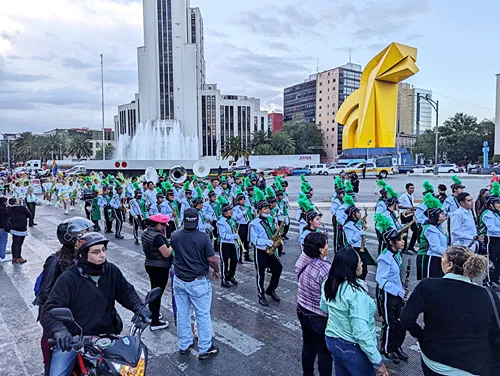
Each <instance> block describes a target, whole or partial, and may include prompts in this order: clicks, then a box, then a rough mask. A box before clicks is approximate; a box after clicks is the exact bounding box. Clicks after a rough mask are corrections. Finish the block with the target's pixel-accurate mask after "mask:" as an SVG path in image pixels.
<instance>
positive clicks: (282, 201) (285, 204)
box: [274, 175, 290, 240]
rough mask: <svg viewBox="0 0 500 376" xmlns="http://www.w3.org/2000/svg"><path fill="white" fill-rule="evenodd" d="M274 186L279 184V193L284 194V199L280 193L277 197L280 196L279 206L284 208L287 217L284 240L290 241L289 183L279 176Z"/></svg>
mask: <svg viewBox="0 0 500 376" xmlns="http://www.w3.org/2000/svg"><path fill="white" fill-rule="evenodd" d="M274 184H279V186H276V185H275V186H276V188H277V192H280V189H281V191H282V192H283V199H280V195H279V194H278V193H276V195H277V196H278V205H282V206H283V209H282V211H283V213H284V216H285V226H284V227H283V239H285V240H288V236H287V234H288V231H289V230H290V215H289V213H288V210H289V209H290V203H289V200H288V192H287V189H288V182H287V181H285V180H284V179H283V178H282V177H281V176H279V175H278V176H276V180H275V182H274Z"/></svg>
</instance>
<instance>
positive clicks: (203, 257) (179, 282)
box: [171, 208, 219, 360]
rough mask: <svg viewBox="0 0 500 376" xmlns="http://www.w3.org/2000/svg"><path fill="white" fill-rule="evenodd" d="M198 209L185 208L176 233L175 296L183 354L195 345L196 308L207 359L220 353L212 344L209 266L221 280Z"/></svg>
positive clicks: (200, 342) (200, 344)
mask: <svg viewBox="0 0 500 376" xmlns="http://www.w3.org/2000/svg"><path fill="white" fill-rule="evenodd" d="M198 218H199V217H198V211H197V210H196V209H194V208H189V209H187V210H186V211H185V212H184V221H183V222H184V228H183V229H182V230H179V231H175V232H174V233H173V234H172V238H171V245H172V248H173V249H174V250H175V251H174V273H175V277H174V297H175V304H176V305H177V337H178V338H179V349H180V352H181V354H188V353H189V352H190V350H191V348H192V346H193V341H194V336H193V331H192V329H191V318H190V308H191V305H192V306H193V308H194V312H195V316H196V324H197V326H198V352H199V354H200V355H199V359H200V360H205V359H208V358H210V357H212V356H215V355H217V354H218V352H219V349H218V348H216V347H215V346H214V345H213V344H212V319H211V317H210V307H211V305H212V285H211V284H210V280H209V279H208V278H207V275H208V272H209V267H212V269H213V270H214V272H213V278H214V280H216V281H218V280H219V263H218V262H217V259H216V258H215V252H214V249H213V246H212V242H211V241H210V238H209V236H208V235H207V234H206V233H205V232H201V231H199V230H198Z"/></svg>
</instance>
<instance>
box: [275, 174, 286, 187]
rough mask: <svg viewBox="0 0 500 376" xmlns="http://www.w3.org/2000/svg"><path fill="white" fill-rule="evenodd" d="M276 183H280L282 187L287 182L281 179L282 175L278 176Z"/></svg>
mask: <svg viewBox="0 0 500 376" xmlns="http://www.w3.org/2000/svg"><path fill="white" fill-rule="evenodd" d="M274 181H275V182H278V183H280V184H282V185H283V183H284V182H285V180H283V178H282V177H281V175H276V179H275V180H274Z"/></svg>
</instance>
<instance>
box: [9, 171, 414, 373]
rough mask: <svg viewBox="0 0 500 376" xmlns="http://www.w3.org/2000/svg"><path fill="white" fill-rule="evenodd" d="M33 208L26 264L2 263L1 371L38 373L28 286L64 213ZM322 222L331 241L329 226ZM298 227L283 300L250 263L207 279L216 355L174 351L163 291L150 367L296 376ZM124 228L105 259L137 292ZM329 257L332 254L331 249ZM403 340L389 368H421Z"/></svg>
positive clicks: (288, 247) (133, 255)
mask: <svg viewBox="0 0 500 376" xmlns="http://www.w3.org/2000/svg"><path fill="white" fill-rule="evenodd" d="M326 179H328V178H326ZM312 180H313V179H311V182H312ZM312 183H313V185H314V184H315V183H314V182H312ZM37 209H38V211H37V219H36V222H37V223H38V226H36V227H34V228H30V229H29V233H30V234H29V236H28V237H27V238H26V241H25V243H24V246H23V257H25V258H27V259H28V262H27V263H26V264H24V265H12V263H10V262H6V263H3V264H0V286H1V291H2V304H0V338H2V341H1V343H0V351H1V353H2V356H1V357H0V375H2V376H4V375H9V376H20V375H26V376H33V375H41V374H42V373H43V366H42V356H41V352H40V347H39V339H40V336H41V328H40V326H39V324H38V323H37V322H36V317H37V313H38V308H37V307H36V306H33V305H32V301H33V299H34V295H33V285H34V282H35V280H36V278H37V276H38V275H39V273H40V271H41V270H42V267H43V263H44V260H45V259H46V258H47V257H48V256H49V255H50V254H51V253H53V252H54V251H56V250H57V249H58V248H59V243H58V241H57V238H56V232H55V230H56V225H57V224H58V223H59V222H60V221H61V220H64V219H65V218H67V216H64V215H63V213H62V210H61V209H55V208H53V207H38V208H37ZM71 213H72V214H73V213H74V214H75V215H76V214H78V213H77V212H71ZM327 228H328V231H329V232H330V244H331V228H330V227H327ZM297 231H298V227H297V225H296V223H292V227H291V230H290V240H288V241H286V243H285V251H286V255H284V256H283V258H282V260H283V262H284V266H285V269H284V271H283V274H282V278H281V281H280V285H279V288H278V291H277V293H278V294H279V295H280V296H281V297H282V301H281V303H279V304H275V303H274V302H272V301H270V306H269V307H268V308H265V307H262V306H260V305H259V304H258V301H257V293H256V287H255V269H254V265H253V264H252V263H245V264H244V265H238V270H237V279H238V280H239V281H240V284H239V286H237V287H231V288H230V289H223V288H221V287H220V285H219V283H216V282H214V283H213V299H212V321H213V327H214V343H215V344H216V345H217V346H218V347H219V348H220V354H219V355H218V356H217V357H215V358H213V359H210V360H208V361H205V362H200V361H198V359H197V357H196V355H197V352H196V351H193V352H192V354H190V355H180V354H179V352H178V349H177V338H176V329H175V326H174V324H173V322H174V320H173V317H172V311H171V293H170V291H166V292H165V294H164V296H163V299H162V312H163V315H164V316H165V318H166V319H167V320H168V321H170V323H171V324H170V327H169V328H168V329H167V330H164V331H159V332H154V333H153V332H151V331H149V330H146V331H145V333H144V335H143V340H144V342H145V343H146V345H147V346H148V348H149V354H150V359H149V365H148V374H149V375H189V376H201V375H204V376H211V375H214V376H215V375H224V376H233V375H238V376H250V375H251V376H254V375H289V376H292V375H297V376H298V375H301V374H302V372H301V329H300V325H299V323H298V320H297V318H296V301H297V281H296V277H295V273H294V264H295V262H296V260H297V258H298V256H299V254H300V250H299V246H298V243H297ZM123 232H124V235H125V239H124V240H117V239H115V238H114V236H113V235H111V236H110V235H107V236H108V238H109V240H110V243H109V248H108V253H107V258H108V260H109V261H111V262H113V263H115V264H116V265H118V266H119V268H120V269H121V270H122V272H123V274H124V275H125V277H126V278H127V279H128V280H129V281H130V282H131V283H132V284H133V285H134V286H135V288H136V290H137V291H138V293H139V294H140V295H141V297H144V296H145V294H146V292H147V291H148V290H149V279H148V277H147V274H146V272H145V270H144V256H143V253H142V249H141V247H140V246H135V245H134V244H133V236H132V230H131V228H130V226H129V225H125V226H124V231H123ZM376 244H377V243H376V237H375V234H373V233H370V234H369V236H368V239H367V247H369V249H370V251H371V252H372V254H373V256H375V254H376ZM8 250H10V243H9V246H8ZM329 259H330V260H331V259H332V254H330V255H329ZM374 273H375V269H374V268H372V267H370V272H369V275H368V287H369V290H370V294H371V295H372V296H374V294H375V283H374V277H375V274H374ZM414 273H415V271H414V270H413V271H412V283H411V287H412V288H413V287H414V284H415V276H414ZM118 311H119V313H120V315H121V316H122V318H123V321H124V323H125V330H128V328H129V324H128V322H129V321H130V318H131V313H129V312H128V311H126V310H124V309H123V308H122V307H121V306H119V307H118ZM377 325H379V326H380V318H377ZM378 332H380V331H379V330H378ZM404 347H405V348H406V351H407V352H408V353H409V355H410V356H411V358H410V360H409V362H408V363H401V364H400V365H399V366H395V365H393V364H389V368H390V371H391V374H392V375H401V376H410V375H411V376H413V375H421V374H422V371H421V368H420V360H419V359H420V358H419V352H418V345H416V342H415V341H414V340H413V339H412V338H410V337H409V336H408V337H407V339H406V342H405V344H404Z"/></svg>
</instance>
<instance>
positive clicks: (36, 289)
mask: <svg viewBox="0 0 500 376" xmlns="http://www.w3.org/2000/svg"><path fill="white" fill-rule="evenodd" d="M42 278H43V270H42V272H41V273H40V274H39V276H38V277H37V279H36V281H35V286H33V292H34V293H35V297H36V298H38V295H39V294H40V285H41V284H42Z"/></svg>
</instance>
